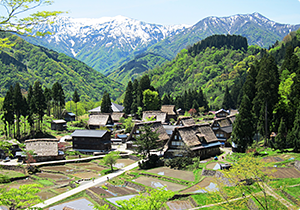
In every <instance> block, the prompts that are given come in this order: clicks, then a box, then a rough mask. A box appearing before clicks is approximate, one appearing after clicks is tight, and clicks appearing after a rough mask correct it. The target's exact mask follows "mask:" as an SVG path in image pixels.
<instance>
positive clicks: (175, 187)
mask: <svg viewBox="0 0 300 210" xmlns="http://www.w3.org/2000/svg"><path fill="white" fill-rule="evenodd" d="M132 181H134V182H137V183H140V184H143V185H146V186H148V187H152V188H158V187H164V186H166V189H167V190H171V191H179V190H181V189H183V188H185V187H186V186H184V185H180V184H175V183H172V182H167V181H162V180H159V179H155V178H152V177H144V176H141V177H138V178H137V179H135V180H132Z"/></svg>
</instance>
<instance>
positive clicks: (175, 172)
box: [147, 167, 195, 182]
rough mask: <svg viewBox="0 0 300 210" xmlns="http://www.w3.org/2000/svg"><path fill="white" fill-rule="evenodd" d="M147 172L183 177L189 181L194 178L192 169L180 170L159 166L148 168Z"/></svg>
mask: <svg viewBox="0 0 300 210" xmlns="http://www.w3.org/2000/svg"><path fill="white" fill-rule="evenodd" d="M147 172H149V173H153V174H158V175H163V176H169V177H173V178H177V179H183V180H187V181H191V182H192V181H194V180H195V177H194V174H193V172H192V171H181V170H175V169H171V168H168V167H159V168H154V169H150V170H148V171H147Z"/></svg>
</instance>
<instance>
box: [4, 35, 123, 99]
mask: <svg viewBox="0 0 300 210" xmlns="http://www.w3.org/2000/svg"><path fill="white" fill-rule="evenodd" d="M0 36H1V37H5V36H8V37H9V39H10V40H11V41H12V42H13V43H14V44H15V45H14V46H13V47H12V48H11V49H1V51H0V71H1V76H0V77H1V79H0V85H1V90H0V95H1V96H3V95H4V94H5V93H6V92H7V90H8V89H9V87H10V85H14V84H16V82H19V83H20V86H21V89H22V91H24V92H26V91H28V88H29V85H30V84H33V83H34V81H36V80H39V81H40V82H41V84H42V85H43V86H44V87H48V88H50V87H52V85H53V84H54V83H55V82H59V83H60V84H62V86H63V89H64V90H65V95H66V100H68V99H71V96H72V94H73V92H74V91H75V89H76V90H77V91H78V93H79V95H80V96H81V99H82V100H92V99H93V100H101V97H102V94H103V93H104V91H107V92H109V93H110V95H111V97H112V98H113V99H116V98H117V97H119V96H120V95H121V94H122V92H123V90H124V87H123V85H121V84H120V83H118V82H114V81H113V80H110V79H108V78H106V77H105V76H104V75H102V74H101V73H99V72H97V71H95V70H93V69H92V68H90V67H89V66H87V65H86V64H84V63H83V62H81V61H78V60H76V59H74V58H71V57H69V56H66V55H65V54H62V53H57V52H55V51H52V50H49V49H46V48H44V47H39V46H35V45H32V44H30V43H28V42H26V41H24V40H23V39H22V38H20V37H18V36H15V35H11V34H4V33H1V34H0Z"/></svg>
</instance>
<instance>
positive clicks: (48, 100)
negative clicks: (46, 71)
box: [44, 87, 52, 116]
mask: <svg viewBox="0 0 300 210" xmlns="http://www.w3.org/2000/svg"><path fill="white" fill-rule="evenodd" d="M44 94H45V101H46V104H47V115H48V116H50V114H51V113H50V111H51V101H52V93H51V89H50V88H47V87H46V88H45V91H44Z"/></svg>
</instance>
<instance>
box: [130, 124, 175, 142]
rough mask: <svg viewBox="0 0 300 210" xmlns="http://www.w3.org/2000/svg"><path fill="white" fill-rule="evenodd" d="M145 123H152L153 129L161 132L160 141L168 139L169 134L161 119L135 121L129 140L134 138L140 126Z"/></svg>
mask: <svg viewBox="0 0 300 210" xmlns="http://www.w3.org/2000/svg"><path fill="white" fill-rule="evenodd" d="M145 125H150V126H151V128H152V129H153V131H156V132H157V133H158V134H159V136H158V138H159V141H166V140H168V139H169V136H168V134H167V132H166V130H165V129H164V127H163V126H162V124H161V122H160V121H149V122H142V123H135V124H134V126H133V128H132V130H131V132H130V135H129V136H128V138H127V140H130V139H132V138H134V137H133V134H134V133H135V132H136V131H138V130H140V128H141V127H143V126H145Z"/></svg>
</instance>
